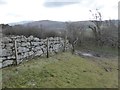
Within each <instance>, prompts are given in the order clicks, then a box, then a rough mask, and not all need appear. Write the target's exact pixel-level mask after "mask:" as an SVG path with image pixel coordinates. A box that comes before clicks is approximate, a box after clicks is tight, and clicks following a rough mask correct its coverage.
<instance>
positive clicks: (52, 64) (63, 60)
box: [2, 53, 118, 88]
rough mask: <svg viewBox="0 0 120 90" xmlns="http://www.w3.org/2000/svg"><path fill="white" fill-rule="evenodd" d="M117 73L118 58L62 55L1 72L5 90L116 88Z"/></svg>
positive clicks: (38, 59) (25, 63) (34, 60)
mask: <svg viewBox="0 0 120 90" xmlns="http://www.w3.org/2000/svg"><path fill="white" fill-rule="evenodd" d="M106 69H107V70H108V71H106ZM117 69H118V66H117V59H116V58H114V59H100V60H99V59H97V60H96V59H94V58H82V57H79V56H77V55H72V54H71V53H62V54H57V55H55V56H52V57H50V58H48V59H47V58H35V59H32V60H30V61H28V62H24V63H22V64H20V65H18V66H15V67H13V66H12V67H7V68H4V69H2V72H3V73H2V78H3V88H117V87H118V70H117Z"/></svg>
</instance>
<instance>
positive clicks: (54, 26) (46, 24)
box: [9, 20, 118, 31]
mask: <svg viewBox="0 0 120 90" xmlns="http://www.w3.org/2000/svg"><path fill="white" fill-rule="evenodd" d="M111 22H112V23H113V24H114V25H115V26H118V20H111ZM72 23H74V24H75V25H77V26H82V27H84V28H88V26H89V25H94V23H92V22H90V21H76V22H72ZM108 24H109V21H108V20H105V21H103V26H107V25H108ZM9 25H12V26H13V25H22V26H24V27H35V28H41V27H42V28H44V29H46V30H56V31H58V30H65V28H66V24H65V22H60V21H51V20H41V21H23V22H18V23H11V24H9Z"/></svg>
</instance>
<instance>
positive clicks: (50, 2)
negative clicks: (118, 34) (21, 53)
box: [0, 0, 119, 23]
mask: <svg viewBox="0 0 120 90" xmlns="http://www.w3.org/2000/svg"><path fill="white" fill-rule="evenodd" d="M118 1H119V0H0V11H1V13H0V23H12V22H19V21H38V20H54V21H81V20H89V19H92V16H91V13H90V12H89V10H93V11H94V10H95V9H96V8H97V9H99V11H100V12H101V14H102V16H103V17H102V19H103V20H105V19H117V18H118Z"/></svg>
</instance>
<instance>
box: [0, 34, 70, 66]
mask: <svg viewBox="0 0 120 90" xmlns="http://www.w3.org/2000/svg"><path fill="white" fill-rule="evenodd" d="M64 45H65V49H66V50H68V49H69V48H70V44H69V42H68V40H66V44H65V41H64V39H62V38H61V37H54V38H53V37H50V38H47V39H39V38H37V37H33V36H29V37H28V38H27V37H25V36H9V37H3V38H2V45H1V49H0V50H2V54H0V59H1V60H0V64H1V66H0V68H1V67H5V66H8V65H11V64H13V63H14V61H15V60H16V61H17V64H19V63H21V62H22V61H24V60H27V58H33V57H35V56H46V54H47V50H48V51H49V53H50V54H55V53H58V52H61V51H62V50H63V49H64ZM15 47H16V48H15ZM47 47H48V49H47Z"/></svg>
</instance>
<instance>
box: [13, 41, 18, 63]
mask: <svg viewBox="0 0 120 90" xmlns="http://www.w3.org/2000/svg"><path fill="white" fill-rule="evenodd" d="M14 44H15V60H14V65H17V60H18V52H17V41H16V40H15V42H14Z"/></svg>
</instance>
